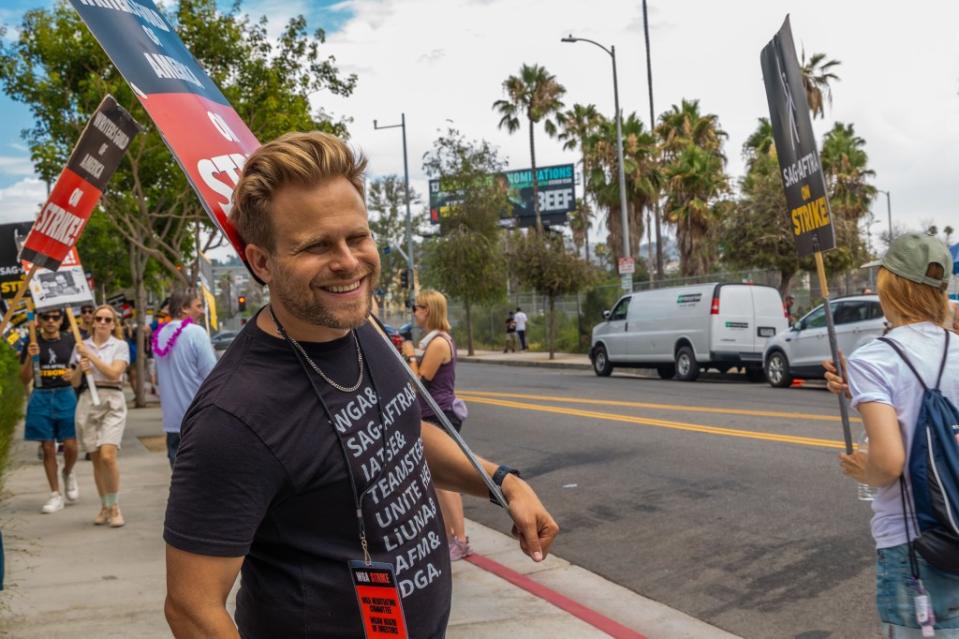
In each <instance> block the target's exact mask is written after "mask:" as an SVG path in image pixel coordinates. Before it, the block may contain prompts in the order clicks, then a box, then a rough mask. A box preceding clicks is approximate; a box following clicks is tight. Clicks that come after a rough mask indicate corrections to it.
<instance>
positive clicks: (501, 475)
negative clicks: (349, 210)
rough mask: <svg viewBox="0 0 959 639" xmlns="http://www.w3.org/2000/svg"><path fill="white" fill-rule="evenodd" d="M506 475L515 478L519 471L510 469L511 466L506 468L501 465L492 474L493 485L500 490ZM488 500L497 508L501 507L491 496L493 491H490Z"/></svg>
mask: <svg viewBox="0 0 959 639" xmlns="http://www.w3.org/2000/svg"><path fill="white" fill-rule="evenodd" d="M507 475H516V476H517V477H519V476H520V474H519V471H518V470H516V469H515V468H512V467H511V466H507V465H505V464H501V465H500V467H499V468H497V469H496V472H495V473H493V477H492V479H493V483H494V484H496V485H497V486H499V487H500V488H502V487H503V480H505V479H506V476H507ZM504 498H505V495H504ZM489 500H490V501H491V502H493V503H494V504H496V505H497V506H501V505H502V504H500V503H499V502H498V501H496V497H494V496H493V491H490V494H489Z"/></svg>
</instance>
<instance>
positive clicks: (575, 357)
mask: <svg viewBox="0 0 959 639" xmlns="http://www.w3.org/2000/svg"><path fill="white" fill-rule="evenodd" d="M456 357H457V360H458V361H460V362H475V363H480V364H505V365H508V366H546V367H550V368H574V369H577V368H578V369H583V370H589V369H592V367H593V365H592V363H591V362H590V361H589V356H588V355H584V354H582V353H554V359H550V358H549V353H540V352H533V351H518V352H515V353H503V352H501V351H483V350H474V351H473V355H469V354H467V351H466V349H463V348H460V349H458V350H457V352H456Z"/></svg>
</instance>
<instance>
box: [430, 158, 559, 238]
mask: <svg viewBox="0 0 959 639" xmlns="http://www.w3.org/2000/svg"><path fill="white" fill-rule="evenodd" d="M536 175H537V178H538V182H539V184H538V187H539V214H540V217H541V218H542V220H543V224H546V225H549V226H561V225H563V224H566V215H567V214H568V213H570V212H571V211H573V210H574V209H575V208H576V173H575V172H574V171H573V165H572V164H559V165H555V166H541V167H538V168H537V169H536ZM490 179H492V180H494V181H495V182H496V184H497V186H498V187H499V188H501V189H502V190H503V191H504V192H505V193H506V197H507V199H508V200H509V203H510V216H509V217H508V218H507V219H508V220H511V221H512V223H511V224H509V225H510V226H523V227H532V226H536V211H535V210H534V209H533V171H532V170H531V169H519V170H516V171H504V172H502V173H497V174H495V175H493V176H492V177H491V178H490ZM459 201H460V195H459V194H458V193H457V192H456V191H455V190H446V189H444V188H443V180H442V178H441V179H438V180H430V221H431V222H432V223H433V224H439V223H440V222H441V221H442V220H443V218H445V217H446V216H448V215H449V214H450V211H451V209H452V207H453V206H455V205H456V204H458V203H459Z"/></svg>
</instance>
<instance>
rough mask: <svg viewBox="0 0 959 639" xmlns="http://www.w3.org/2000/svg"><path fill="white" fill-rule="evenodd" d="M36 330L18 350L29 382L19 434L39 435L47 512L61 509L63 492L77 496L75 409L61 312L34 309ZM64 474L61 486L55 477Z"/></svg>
mask: <svg viewBox="0 0 959 639" xmlns="http://www.w3.org/2000/svg"><path fill="white" fill-rule="evenodd" d="M37 317H38V322H39V324H40V331H39V334H38V335H37V343H36V344H29V345H28V346H27V347H26V348H24V349H23V350H22V351H21V352H20V380H21V381H22V382H23V383H24V384H25V385H26V386H28V387H29V386H30V385H31V384H32V385H33V392H32V393H31V394H30V401H29V403H28V404H27V418H26V420H25V424H24V435H25V437H26V439H27V441H38V442H40V447H41V450H42V453H43V469H44V471H45V472H46V475H47V483H48V484H49V485H50V497H49V498H48V499H47V502H46V503H45V504H44V505H43V507H42V508H41V509H40V510H41V512H43V513H46V514H50V513H55V512H57V511H60V510H63V506H64V497H66V500H67V501H70V502H74V501H76V500H77V499H79V497H80V490H79V488H78V486H77V480H76V478H75V477H74V475H73V467H74V464H75V463H76V461H77V439H76V427H75V423H74V412H75V410H76V406H77V398H76V395H75V394H74V392H73V389H72V388H71V387H70V376H71V372H70V355H71V353H72V352H73V349H74V340H73V336H71V335H69V334H67V333H61V332H60V322H61V320H62V319H63V313H62V312H61V311H60V310H49V311H46V312H42V313H40V314H38V316H37ZM35 355H39V358H40V366H39V371H40V377H39V379H36V378H35V377H34V367H33V357H34V356H35ZM57 441H60V442H63V472H62V473H60V474H59V476H58V472H57ZM61 478H62V480H63V487H62V491H61V486H60V479H61Z"/></svg>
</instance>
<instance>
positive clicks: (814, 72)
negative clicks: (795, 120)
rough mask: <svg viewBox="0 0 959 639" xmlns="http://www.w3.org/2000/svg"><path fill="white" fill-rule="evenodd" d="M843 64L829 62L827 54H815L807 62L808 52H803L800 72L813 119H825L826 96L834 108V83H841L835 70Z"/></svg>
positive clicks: (836, 61) (834, 61) (837, 61)
mask: <svg viewBox="0 0 959 639" xmlns="http://www.w3.org/2000/svg"><path fill="white" fill-rule="evenodd" d="M840 64H842V63H841V62H840V61H839V60H827V59H826V54H825V53H814V54H812V56H810V57H809V60H808V61H807V60H806V52H805V51H803V52H802V60H801V62H800V69H799V72H800V74H801V75H802V85H803V89H805V90H806V102H808V103H809V111H810V112H811V113H812V117H814V118H815V117H820V118H822V117H825V112H824V110H823V104H824V100H823V97H824V96H825V98H826V100H825V101H827V102H829V106H830V107H831V106H832V83H833V82H838V81H839V76H838V75H836V74H835V73H834V69H835V68H836V67H838V66H839V65H840Z"/></svg>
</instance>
